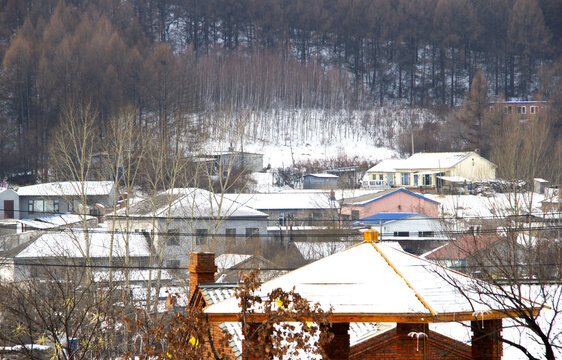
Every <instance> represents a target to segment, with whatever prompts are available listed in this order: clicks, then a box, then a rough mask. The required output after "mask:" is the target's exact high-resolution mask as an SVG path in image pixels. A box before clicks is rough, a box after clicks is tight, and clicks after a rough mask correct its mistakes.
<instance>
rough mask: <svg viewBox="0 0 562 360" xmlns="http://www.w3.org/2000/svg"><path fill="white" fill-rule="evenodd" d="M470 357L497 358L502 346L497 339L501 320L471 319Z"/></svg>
mask: <svg viewBox="0 0 562 360" xmlns="http://www.w3.org/2000/svg"><path fill="white" fill-rule="evenodd" d="M470 325H471V328H472V358H473V359H474V360H499V359H501V357H502V352H503V347H502V343H501V342H500V341H499V337H500V335H501V331H502V320H501V319H499V320H484V321H472V322H471V323H470Z"/></svg>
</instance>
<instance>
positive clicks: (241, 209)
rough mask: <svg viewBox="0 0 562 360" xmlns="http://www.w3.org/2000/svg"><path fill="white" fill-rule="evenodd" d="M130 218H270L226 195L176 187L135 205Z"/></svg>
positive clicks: (120, 212)
mask: <svg viewBox="0 0 562 360" xmlns="http://www.w3.org/2000/svg"><path fill="white" fill-rule="evenodd" d="M125 211H126V209H120V210H118V211H117V215H118V216H124V215H125V214H126V212H125ZM129 216H132V217H152V216H155V217H172V218H178V217H179V218H195V219H197V218H235V217H267V216H268V215H267V214H265V213H263V212H261V211H258V210H255V209H252V208H250V207H248V206H246V205H244V204H243V203H241V202H238V201H234V200H232V199H231V198H229V197H227V196H226V195H224V196H222V195H221V194H215V193H212V192H210V191H207V190H204V189H197V188H176V189H170V190H167V191H164V192H161V193H159V194H158V195H157V196H155V197H154V198H148V199H144V200H141V201H139V202H137V203H135V204H133V205H132V206H131V207H130V209H129Z"/></svg>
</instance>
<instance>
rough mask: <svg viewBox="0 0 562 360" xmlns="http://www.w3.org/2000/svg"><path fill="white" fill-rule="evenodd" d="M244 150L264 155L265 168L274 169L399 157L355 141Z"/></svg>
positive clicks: (255, 145)
mask: <svg viewBox="0 0 562 360" xmlns="http://www.w3.org/2000/svg"><path fill="white" fill-rule="evenodd" d="M244 150H245V151H249V152H254V153H260V154H264V156H263V162H264V166H266V167H267V165H270V166H271V167H272V168H283V167H288V166H293V164H294V163H297V162H302V161H314V160H329V159H336V158H338V157H343V156H345V157H347V158H354V157H357V158H360V159H364V160H368V161H374V162H378V161H381V160H384V159H388V158H392V157H397V156H398V154H397V153H396V151H395V150H391V149H388V148H383V147H377V146H375V145H373V144H369V143H367V142H364V141H356V140H353V139H346V140H343V141H340V142H337V143H332V144H324V145H322V144H315V143H311V142H308V143H305V144H302V145H294V146H290V145H277V144H272V143H264V142H255V143H252V144H246V145H245V146H244Z"/></svg>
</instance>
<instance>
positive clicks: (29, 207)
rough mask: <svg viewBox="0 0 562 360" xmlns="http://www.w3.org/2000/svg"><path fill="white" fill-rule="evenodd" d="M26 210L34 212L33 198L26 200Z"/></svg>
mask: <svg viewBox="0 0 562 360" xmlns="http://www.w3.org/2000/svg"><path fill="white" fill-rule="evenodd" d="M27 211H28V212H30V213H32V212H34V208H33V200H27Z"/></svg>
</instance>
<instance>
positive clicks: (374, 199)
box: [340, 189, 440, 221]
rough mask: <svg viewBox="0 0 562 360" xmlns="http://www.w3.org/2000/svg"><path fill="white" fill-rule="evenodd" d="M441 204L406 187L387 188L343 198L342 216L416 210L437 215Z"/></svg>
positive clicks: (364, 216)
mask: <svg viewBox="0 0 562 360" xmlns="http://www.w3.org/2000/svg"><path fill="white" fill-rule="evenodd" d="M439 205H440V204H439V203H438V202H437V201H435V200H431V199H429V198H426V197H425V196H422V195H419V194H416V193H413V192H411V191H408V190H405V189H387V190H383V191H379V192H374V193H370V194H366V195H361V196H358V197H355V198H347V199H343V200H342V203H341V208H340V214H341V215H342V218H344V219H349V220H352V221H353V220H359V219H364V218H367V217H369V216H372V215H375V214H378V213H385V212H409V213H414V212H415V213H420V214H425V215H427V216H432V217H437V216H438V215H439Z"/></svg>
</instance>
